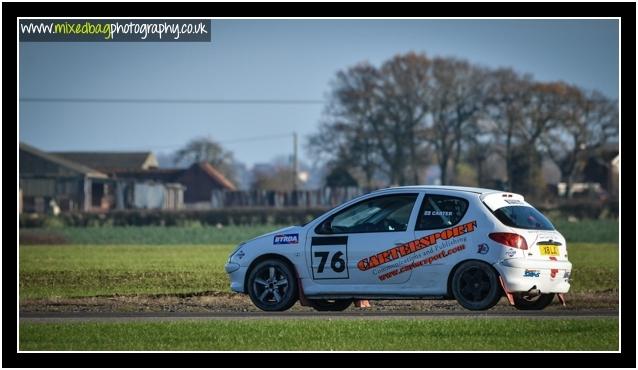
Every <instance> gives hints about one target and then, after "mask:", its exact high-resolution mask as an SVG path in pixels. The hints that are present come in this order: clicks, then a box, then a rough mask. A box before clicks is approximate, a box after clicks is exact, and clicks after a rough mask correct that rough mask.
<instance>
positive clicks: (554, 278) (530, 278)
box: [494, 258, 572, 293]
mask: <svg viewBox="0 0 638 370" xmlns="http://www.w3.org/2000/svg"><path fill="white" fill-rule="evenodd" d="M494 268H496V270H497V271H498V272H499V273H500V274H501V276H502V277H503V280H504V282H505V286H506V289H507V290H508V291H509V292H527V291H529V290H530V289H533V288H535V289H538V290H540V291H541V293H567V292H568V291H569V287H570V283H569V278H570V276H571V271H572V264H571V263H570V262H569V261H542V260H541V261H539V260H526V259H522V258H521V259H519V258H512V259H506V260H503V261H500V262H498V263H495V264H494Z"/></svg>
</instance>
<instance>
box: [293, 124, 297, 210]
mask: <svg viewBox="0 0 638 370" xmlns="http://www.w3.org/2000/svg"><path fill="white" fill-rule="evenodd" d="M297 170H298V167H297V133H296V132H293V133H292V201H293V204H294V205H295V206H296V205H297Z"/></svg>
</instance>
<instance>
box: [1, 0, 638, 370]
mask: <svg viewBox="0 0 638 370" xmlns="http://www.w3.org/2000/svg"><path fill="white" fill-rule="evenodd" d="M2 10H3V31H4V32H3V41H4V55H5V58H3V61H4V63H3V74H4V76H5V82H6V83H5V84H3V91H4V94H3V95H4V103H5V104H4V107H5V109H4V110H3V118H4V122H5V125H4V127H3V131H4V134H5V137H11V134H12V133H13V129H14V128H16V127H17V126H14V125H13V123H11V122H15V121H13V118H12V117H13V113H14V112H15V113H16V115H17V111H14V110H13V108H11V107H16V105H15V100H14V98H15V95H14V94H15V92H16V85H15V84H13V83H11V80H12V78H11V77H10V76H12V75H13V74H14V73H16V72H15V71H17V63H16V62H12V61H11V55H15V54H14V53H16V47H15V45H16V44H15V42H16V37H15V36H16V35H15V33H14V32H16V28H15V24H16V23H15V20H16V17H71V16H73V17H91V16H94V17H105V18H106V17H118V16H131V17H140V18H142V17H148V16H156V17H162V16H171V17H186V16H193V17H200V18H205V17H225V16H226V17H228V16H235V17H240V16H241V17H255V16H271V17H275V16H277V17H279V16H288V17H299V16H313V17H327V16H334V14H335V13H340V14H341V15H342V16H348V17H370V16H377V17H405V16H407V17H411V16H424V17H494V16H497V17H502V18H511V17H547V16H548V15H549V16H550V17H555V18H561V17H620V18H621V25H622V31H624V32H622V35H621V40H622V47H621V76H622V82H623V83H622V84H621V89H622V99H623V101H624V102H625V105H624V107H623V108H621V113H622V118H623V121H624V122H625V125H623V126H622V128H621V129H624V130H625V136H626V137H630V136H628V135H632V133H634V131H633V130H635V126H634V125H635V122H636V121H635V118H636V117H635V105H634V102H635V93H636V85H635V72H636V70H635V66H636V54H635V49H634V48H635V45H636V38H635V37H636V23H635V22H636V3H629V2H625V3H601V2H599V3H427V4H423V3H371V4H363V3H354V4H353V3H350V4H341V3H339V4H337V3H330V4H326V3H273V4H268V3H236V4H233V3H213V4H204V3H68V2H67V3H3V4H2ZM623 66H624V68H622V67H623ZM16 78H17V76H16ZM13 81H16V80H13ZM16 136H17V135H16ZM14 137H15V136H14ZM627 140H628V141H627ZM627 140H626V145H629V146H626V148H627V147H628V148H632V149H633V150H635V149H636V147H635V145H634V143H633V140H634V139H633V138H631V137H630V138H629V139H627ZM627 143H628V144H627ZM6 148H8V149H7V151H5V156H4V158H5V165H6V166H5V169H6V168H10V167H12V166H10V165H8V163H9V160H11V161H13V158H14V155H15V156H16V157H17V151H15V149H14V151H13V153H9V150H10V149H12V148H11V146H10V145H9V146H7V147H6ZM621 151H622V150H621ZM625 152H626V154H628V155H626V156H625V159H624V161H625V162H624V165H625V166H624V168H625V173H624V174H625V176H624V183H623V184H622V185H624V186H621V187H624V188H625V189H629V190H626V194H630V193H627V191H629V192H632V191H633V189H635V176H634V175H635V173H634V172H633V169H634V168H635V157H634V156H633V155H632V153H631V151H630V150H625ZM16 162H17V158H16ZM16 162H14V163H16ZM16 168H17V167H16ZM621 182H622V179H621ZM8 188H9V187H5V191H6V192H7V193H6V195H7V196H6V197H4V199H5V200H9V199H15V198H14V197H15V194H16V193H14V192H13V191H11V193H10V194H9V190H6V189H8ZM625 196H626V199H629V198H632V197H631V196H630V195H625ZM7 204H8V202H5V206H7V212H6V213H5V215H7V214H9V211H8V208H9V206H8V205H7ZM621 207H622V206H621ZM627 207H629V211H626V212H625V214H623V215H622V216H621V222H620V223H621V227H622V226H623V225H624V226H625V230H627V231H626V232H625V237H624V240H622V242H623V243H624V244H625V246H628V247H626V248H622V252H621V253H622V257H623V258H622V260H621V265H622V280H623V282H622V295H623V299H622V301H623V302H622V308H621V310H622V312H623V317H622V323H621V324H622V328H623V329H622V339H621V352H620V353H591V352H589V353H544V352H534V353H512V352H507V353H408V354H405V353H397V354H388V353H331V354H326V353H318V354H313V353H286V354H282V353H256V354H252V355H251V354H243V353H232V352H231V353H190V354H185V353H25V352H22V353H17V352H15V349H16V348H15V345H16V342H14V341H13V340H12V338H11V337H9V335H10V333H11V332H12V329H11V328H16V326H15V323H16V321H15V320H16V315H15V313H16V312H15V311H14V310H13V309H12V308H11V307H12V305H11V304H6V305H5V310H4V313H3V323H4V324H5V325H4V327H5V329H6V330H5V331H4V332H5V333H6V334H7V336H6V337H5V340H4V346H3V360H4V361H3V363H2V365H3V367H40V366H43V367H158V368H165V367H185V366H186V367H212V366H220V367H222V366H223V367H246V366H253V367H261V366H264V364H276V366H275V365H270V366H272V367H314V366H317V365H318V364H322V365H323V366H340V367H341V366H346V365H348V364H350V366H353V367H425V366H432V365H434V366H437V367H490V368H494V367H496V368H510V367H529V366H530V365H529V364H532V363H533V364H534V366H535V367H561V366H563V367H582V368H591V367H610V366H612V367H633V368H635V366H636V352H635V348H636V347H635V338H636V337H635V334H636V332H635V321H633V320H634V319H635V316H634V314H635V312H636V311H635V282H636V280H635V279H636V272H635V266H634V265H633V263H634V262H633V261H635V247H634V246H635V233H634V232H633V231H635V226H634V222H632V221H635V212H634V210H635V208H634V207H633V206H632V205H631V203H629V202H626V203H625V208H626V209H627ZM11 212H15V208H13V205H11ZM8 224H9V223H8V222H7V223H5V225H8ZM628 234H629V235H628ZM7 235H8V233H7ZM7 238H8V236H7ZM14 253H15V249H14V247H13V244H10V243H6V244H5V248H3V250H2V254H3V258H4V260H5V261H7V263H6V264H5V265H4V266H3V267H4V269H3V276H4V290H3V291H4V295H5V300H6V301H5V302H15V301H14V299H16V293H17V286H16V284H15V279H16V277H17V273H18V272H17V268H16V265H15V264H13V261H15V258H16V256H15V254H14ZM16 330H17V329H16ZM264 360H266V361H264ZM281 360H283V361H281ZM349 360H352V361H356V362H349Z"/></svg>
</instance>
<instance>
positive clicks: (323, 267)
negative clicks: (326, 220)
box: [310, 237, 350, 280]
mask: <svg viewBox="0 0 638 370" xmlns="http://www.w3.org/2000/svg"><path fill="white" fill-rule="evenodd" d="M310 253H311V258H312V278H313V279H315V280H320V279H348V278H349V277H350V276H349V273H348V238H347V237H323V238H322V237H314V238H312V244H311V246H310Z"/></svg>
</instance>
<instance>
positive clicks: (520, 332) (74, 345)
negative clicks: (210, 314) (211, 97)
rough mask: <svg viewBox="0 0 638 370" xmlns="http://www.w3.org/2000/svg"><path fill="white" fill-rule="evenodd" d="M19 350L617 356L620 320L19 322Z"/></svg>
mask: <svg viewBox="0 0 638 370" xmlns="http://www.w3.org/2000/svg"><path fill="white" fill-rule="evenodd" d="M20 350H23V351H29V350H74V351H87V350H127V351H136V350H177V351H179V350H191V351H192V350H254V351H267V350H298V351H303V350H317V351H333V350H341V351H347V350H369V351H392V350H395V351H406V350H407V351H464V350H465V351H473V350H501V351H544V350H551V351H567V350H572V351H581V350H582V351H586V350H597V351H617V350H618V319H611V318H610V319H592V320H580V319H573V320H563V319H546V320H542V319H482V318H471V319H454V320H450V319H433V320H411V319H410V320H409V319H395V320H384V321H381V320H344V319H334V320H286V321H282V320H259V321H255V320H247V321H234V320H228V321H204V322H195V321H179V322H152V323H148V322H136V323H95V322H94V323H74V324H52V323H48V324H44V323H22V324H20Z"/></svg>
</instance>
